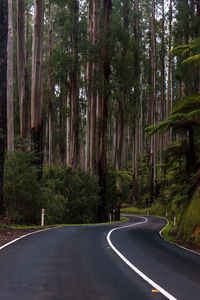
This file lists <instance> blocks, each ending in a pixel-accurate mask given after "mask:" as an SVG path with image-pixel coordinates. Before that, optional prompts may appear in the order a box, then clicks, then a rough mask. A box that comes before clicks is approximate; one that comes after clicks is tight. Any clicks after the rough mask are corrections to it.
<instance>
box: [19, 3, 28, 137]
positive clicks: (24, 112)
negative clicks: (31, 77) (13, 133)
mask: <svg viewBox="0 0 200 300" xmlns="http://www.w3.org/2000/svg"><path fill="white" fill-rule="evenodd" d="M24 14H25V10H24V0H17V73H18V94H19V107H20V136H21V138H22V140H24V139H26V138H28V137H29V136H30V109H29V105H30V100H29V88H28V78H27V77H28V73H27V70H26V51H25V16H24ZM27 19H28V17H27ZM27 34H28V28H27V32H26V35H27Z"/></svg>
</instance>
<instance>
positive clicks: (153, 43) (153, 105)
mask: <svg viewBox="0 0 200 300" xmlns="http://www.w3.org/2000/svg"><path fill="white" fill-rule="evenodd" d="M150 31H151V40H150V70H151V79H150V80H151V82H150V99H149V100H150V101H149V125H153V124H155V109H156V31H155V0H152V11H151V14H150ZM156 150H157V149H156V136H155V135H153V136H151V137H150V157H149V175H150V203H152V202H153V199H154V196H155V192H156V180H157V174H156V171H157V169H156Z"/></svg>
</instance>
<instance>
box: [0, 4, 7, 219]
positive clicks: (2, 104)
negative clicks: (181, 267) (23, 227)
mask: <svg viewBox="0 0 200 300" xmlns="http://www.w3.org/2000/svg"><path fill="white" fill-rule="evenodd" d="M7 40H8V1H6V0H4V1H0V43H1V51H0V217H3V216H4V214H5V203H4V201H3V176H4V156H5V148H6V138H7V137H6V135H7V126H6V125H7Z"/></svg>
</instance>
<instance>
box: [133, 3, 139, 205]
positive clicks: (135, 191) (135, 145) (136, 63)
mask: <svg viewBox="0 0 200 300" xmlns="http://www.w3.org/2000/svg"><path fill="white" fill-rule="evenodd" d="M134 10H135V22H134V40H135V45H136V47H135V53H134V82H135V86H134V102H135V103H134V104H135V110H136V112H135V117H134V135H133V136H134V139H133V162H132V167H133V174H132V178H133V182H132V200H133V204H134V205H135V204H136V203H137V200H138V156H139V124H138V119H139V113H140V110H139V108H140V107H139V105H140V96H141V92H140V49H139V45H140V44H139V30H140V27H139V1H138V0H136V1H135V5H134Z"/></svg>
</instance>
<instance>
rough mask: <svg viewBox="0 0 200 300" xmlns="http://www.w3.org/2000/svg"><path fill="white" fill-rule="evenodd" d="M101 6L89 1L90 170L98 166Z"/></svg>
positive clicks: (95, 1) (88, 153) (88, 112)
mask: <svg viewBox="0 0 200 300" xmlns="http://www.w3.org/2000/svg"><path fill="white" fill-rule="evenodd" d="M99 7H100V1H99V0H94V1H91V0H90V1H89V3H88V12H89V17H88V36H89V60H88V65H87V73H88V108H87V161H88V162H87V165H88V168H90V170H92V171H95V170H96V168H97V161H96V160H97V159H96V157H97V156H96V150H97V143H96V132H97V126H96V119H97V97H98V85H97V72H98V65H97V59H96V57H95V55H96V54H95V51H94V49H95V47H96V45H97V43H98V33H99ZM90 49H91V50H90Z"/></svg>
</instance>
